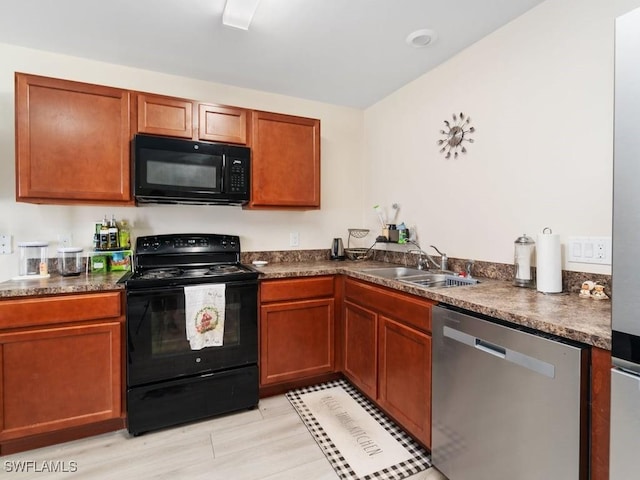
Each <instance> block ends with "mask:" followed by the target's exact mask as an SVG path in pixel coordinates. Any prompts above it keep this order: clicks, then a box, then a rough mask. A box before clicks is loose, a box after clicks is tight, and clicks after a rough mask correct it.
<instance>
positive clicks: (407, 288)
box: [256, 261, 611, 350]
mask: <svg viewBox="0 0 640 480" xmlns="http://www.w3.org/2000/svg"><path fill="white" fill-rule="evenodd" d="M381 266H382V267H384V266H390V264H388V263H382V262H370V261H367V262H349V261H345V262H335V261H333V262H332V261H325V262H322V261H316V262H293V263H285V262H283V263H270V264H268V265H266V266H264V267H259V268H256V270H258V271H260V272H261V273H262V275H261V278H262V279H270V278H286V277H298V276H310V275H324V274H327V275H330V274H336V273H341V274H344V275H347V276H350V277H354V278H359V279H361V280H366V281H368V282H372V283H376V284H379V285H383V286H386V287H390V288H394V289H396V290H399V291H403V292H407V293H411V294H414V295H418V296H421V297H424V298H428V299H431V300H435V301H437V302H442V303H446V304H448V305H453V306H456V307H460V308H463V309H466V310H469V311H472V312H476V313H481V314H484V315H488V316H490V317H494V318H497V319H500V320H505V321H507V322H511V323H515V324H517V325H523V326H526V327H530V328H533V329H535V330H539V331H542V332H546V333H551V334H554V335H558V336H560V337H563V338H568V339H571V340H576V341H579V342H583V343H586V344H588V345H592V346H595V347H599V348H603V349H606V350H611V302H610V301H609V300H593V299H583V298H580V297H578V293H577V292H576V293H561V294H543V293H540V292H538V291H536V290H534V289H529V288H519V287H514V286H513V285H512V284H511V282H507V281H502V280H491V279H484V278H479V280H480V283H478V284H476V285H471V286H464V287H454V288H445V287H435V288H423V287H419V286H414V285H410V284H407V283H404V282H399V281H397V280H389V279H385V278H382V277H379V276H375V275H371V274H368V273H366V271H365V270H366V269H368V268H373V267H381Z"/></svg>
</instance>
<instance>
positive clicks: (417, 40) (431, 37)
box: [405, 28, 438, 48]
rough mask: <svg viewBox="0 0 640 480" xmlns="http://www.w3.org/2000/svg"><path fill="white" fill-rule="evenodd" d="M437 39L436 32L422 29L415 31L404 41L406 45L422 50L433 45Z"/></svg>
mask: <svg viewBox="0 0 640 480" xmlns="http://www.w3.org/2000/svg"><path fill="white" fill-rule="evenodd" d="M437 39H438V34H437V33H436V32H434V31H433V30H429V29H427V28H423V29H420V30H416V31H415V32H411V33H410V34H409V35H408V36H407V38H406V40H405V41H406V42H407V45H410V46H412V47H415V48H422V47H426V46H427V45H431V44H433V43H434V42H435V41H436V40H437Z"/></svg>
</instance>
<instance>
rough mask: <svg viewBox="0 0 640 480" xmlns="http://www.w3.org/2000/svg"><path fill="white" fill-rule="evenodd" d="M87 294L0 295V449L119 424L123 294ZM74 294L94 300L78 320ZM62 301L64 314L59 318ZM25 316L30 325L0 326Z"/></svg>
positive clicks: (23, 446) (52, 440)
mask: <svg viewBox="0 0 640 480" xmlns="http://www.w3.org/2000/svg"><path fill="white" fill-rule="evenodd" d="M87 297H88V299H87V298H84V296H83V295H68V296H53V297H42V298H37V299H28V300H25V301H24V302H21V301H19V300H11V301H6V302H5V301H0V313H1V314H3V315H4V314H6V315H4V316H3V315H0V316H2V318H3V322H2V324H1V325H0V398H1V400H2V408H0V454H8V453H12V452H15V451H20V450H24V449H28V448H35V447H38V446H43V445H47V444H52V443H57V442H60V441H66V440H69V439H71V438H79V437H82V436H86V435H89V434H95V433H101V432H103V431H108V430H116V429H118V428H122V427H123V426H124V402H123V366H122V365H123V363H122V359H123V345H122V334H123V327H124V313H123V310H122V308H121V302H122V299H121V295H120V294H119V293H117V292H116V293H105V294H96V293H93V294H90V295H87ZM74 300H75V301H76V302H78V303H79V304H80V305H86V302H87V301H89V302H91V303H92V304H93V305H94V309H93V310H92V311H91V312H90V313H88V314H87V316H88V317H90V318H91V320H82V318H81V317H82V315H79V314H78V311H77V309H74ZM22 303H24V305H26V307H25V306H24V305H23V306H22V308H18V307H16V305H21V304H22ZM100 305H104V306H105V312H104V318H100V312H99V311H97V309H99V308H100ZM13 307H16V308H13ZM66 307H69V309H70V310H69V312H70V313H69V317H68V320H69V321H65V320H66V319H64V318H60V312H62V311H63V310H64V309H65V308H66ZM48 311H51V312H53V314H52V315H51V317H49V318H51V319H52V323H49V324H47V323H46V322H43V318H45V319H46V318H47V315H46V312H48ZM12 312H15V313H12ZM114 312H117V313H114ZM21 314H24V316H20V318H18V317H17V316H16V317H15V318H12V317H13V316H14V315H21ZM96 317H98V318H96ZM29 318H33V322H34V323H35V324H36V326H33V327H29V326H22V327H20V328H5V327H6V326H7V325H20V324H22V325H24V323H25V319H27V321H28V319H29ZM4 320H6V323H5V322H4Z"/></svg>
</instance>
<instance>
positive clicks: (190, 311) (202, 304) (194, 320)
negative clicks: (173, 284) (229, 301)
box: [184, 283, 226, 350]
mask: <svg viewBox="0 0 640 480" xmlns="http://www.w3.org/2000/svg"><path fill="white" fill-rule="evenodd" d="M225 305H226V299H225V284H224V283H222V284H213V285H195V286H192V287H184V313H185V321H186V332H187V340H189V345H190V346H191V350H202V349H203V348H205V347H221V346H222V345H223V340H224V310H225Z"/></svg>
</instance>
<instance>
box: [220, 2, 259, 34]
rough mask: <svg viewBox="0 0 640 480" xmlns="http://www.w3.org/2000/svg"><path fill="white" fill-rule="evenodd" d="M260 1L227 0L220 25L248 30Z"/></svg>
mask: <svg viewBox="0 0 640 480" xmlns="http://www.w3.org/2000/svg"><path fill="white" fill-rule="evenodd" d="M259 1H260V0H227V3H226V4H225V6H224V11H223V12H222V23H224V24H225V25H226V26H228V27H233V28H240V29H242V30H249V24H250V23H251V20H252V19H253V14H254V13H256V8H258V2H259Z"/></svg>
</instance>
